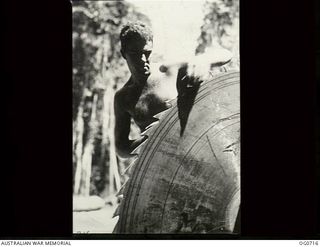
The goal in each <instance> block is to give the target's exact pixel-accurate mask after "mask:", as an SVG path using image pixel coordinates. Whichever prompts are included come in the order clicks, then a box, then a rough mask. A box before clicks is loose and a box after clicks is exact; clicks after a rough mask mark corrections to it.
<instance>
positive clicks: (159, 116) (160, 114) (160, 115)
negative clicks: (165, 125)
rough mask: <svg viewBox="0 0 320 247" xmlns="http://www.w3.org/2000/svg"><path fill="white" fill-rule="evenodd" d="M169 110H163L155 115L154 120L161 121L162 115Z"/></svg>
mask: <svg viewBox="0 0 320 247" xmlns="http://www.w3.org/2000/svg"><path fill="white" fill-rule="evenodd" d="M170 110H171V108H169V109H167V110H165V111H162V112H159V113H157V114H156V115H154V116H153V117H154V118H156V119H161V118H162V116H163V115H164V114H166V113H167V112H169V111H170Z"/></svg>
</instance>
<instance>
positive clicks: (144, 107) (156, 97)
mask: <svg viewBox="0 0 320 247" xmlns="http://www.w3.org/2000/svg"><path fill="white" fill-rule="evenodd" d="M176 97H177V90H176V85H175V80H172V78H167V77H165V76H163V77H157V78H150V80H149V81H148V84H147V85H146V86H145V87H144V88H143V90H142V91H141V94H140V95H138V97H137V100H136V102H135V104H133V105H132V107H131V109H130V111H129V113H130V115H131V116H132V118H133V119H134V121H135V122H136V123H137V125H138V126H139V127H140V129H145V128H146V127H147V126H148V125H149V124H151V123H152V122H154V121H156V119H155V118H154V117H153V116H154V115H156V114H157V113H159V112H161V111H164V110H166V109H168V108H170V107H171V105H170V104H169V103H168V101H169V100H172V99H174V98H176Z"/></svg>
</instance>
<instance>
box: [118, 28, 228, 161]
mask: <svg viewBox="0 0 320 247" xmlns="http://www.w3.org/2000/svg"><path fill="white" fill-rule="evenodd" d="M120 40H121V54H122V56H123V58H124V59H126V61H127V64H128V67H129V70H130V73H131V77H130V79H129V80H128V82H127V83H126V84H125V85H124V86H123V87H122V88H121V89H120V90H119V91H117V92H116V94H115V98H114V109H115V144H116V150H117V154H118V155H119V156H120V157H123V158H128V157H130V156H132V154H131V152H132V151H133V150H134V149H135V148H136V147H137V146H138V145H140V144H141V143H142V142H144V141H145V140H146V138H147V137H146V136H142V137H140V138H138V139H136V140H129V133H130V124H131V119H133V120H134V121H135V123H136V124H137V125H138V127H139V128H140V130H141V131H143V130H145V128H146V127H147V126H148V125H150V124H151V123H153V122H154V121H156V120H157V119H155V118H154V117H153V116H154V115H155V114H157V113H159V112H161V111H164V110H166V109H168V108H170V107H171V105H170V104H169V103H168V101H170V100H172V99H174V98H176V97H177V95H178V93H177V83H178V84H179V83H182V82H183V83H184V85H188V86H190V87H192V86H194V85H198V84H199V83H201V82H202V81H204V80H206V79H208V78H209V69H210V66H212V65H223V64H225V63H227V62H229V61H230V60H231V58H232V56H231V53H230V52H228V51H226V50H222V52H221V51H220V54H219V56H214V54H212V55H213V56H211V55H202V56H197V57H193V58H190V59H184V60H182V61H181V60H180V61H175V62H173V61H171V63H169V64H168V63H167V64H159V63H151V62H150V56H151V52H152V47H153V35H152V32H151V30H150V28H149V27H148V26H146V25H145V24H143V23H141V22H136V23H129V24H127V25H126V26H124V27H123V28H122V30H121V33H120ZM181 72H182V73H183V76H182V77H181V76H180V77H179V78H181V79H178V80H177V75H178V73H180V74H181Z"/></svg>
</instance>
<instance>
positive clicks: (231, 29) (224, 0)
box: [196, 0, 239, 67]
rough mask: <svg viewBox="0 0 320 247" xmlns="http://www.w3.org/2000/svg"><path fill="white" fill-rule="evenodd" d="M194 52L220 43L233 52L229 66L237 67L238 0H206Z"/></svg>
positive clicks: (202, 50)
mask: <svg viewBox="0 0 320 247" xmlns="http://www.w3.org/2000/svg"><path fill="white" fill-rule="evenodd" d="M203 11H204V19H203V25H202V26H201V34H200V37H199V38H198V47H197V48H196V54H199V53H204V52H205V50H206V48H208V47H211V46H217V45H220V46H222V47H224V48H226V49H228V50H230V51H232V52H233V54H234V59H233V61H232V62H231V63H230V66H231V67H239V0H207V1H206V2H205V4H204V6H203Z"/></svg>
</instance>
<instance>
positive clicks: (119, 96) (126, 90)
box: [114, 80, 130, 109]
mask: <svg viewBox="0 0 320 247" xmlns="http://www.w3.org/2000/svg"><path fill="white" fill-rule="evenodd" d="M128 95H130V80H128V82H127V83H126V84H124V85H123V86H122V88H120V89H119V90H117V91H116V93H115V95H114V104H115V105H116V106H118V107H119V106H120V107H121V108H123V109H126V106H127V101H128Z"/></svg>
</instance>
